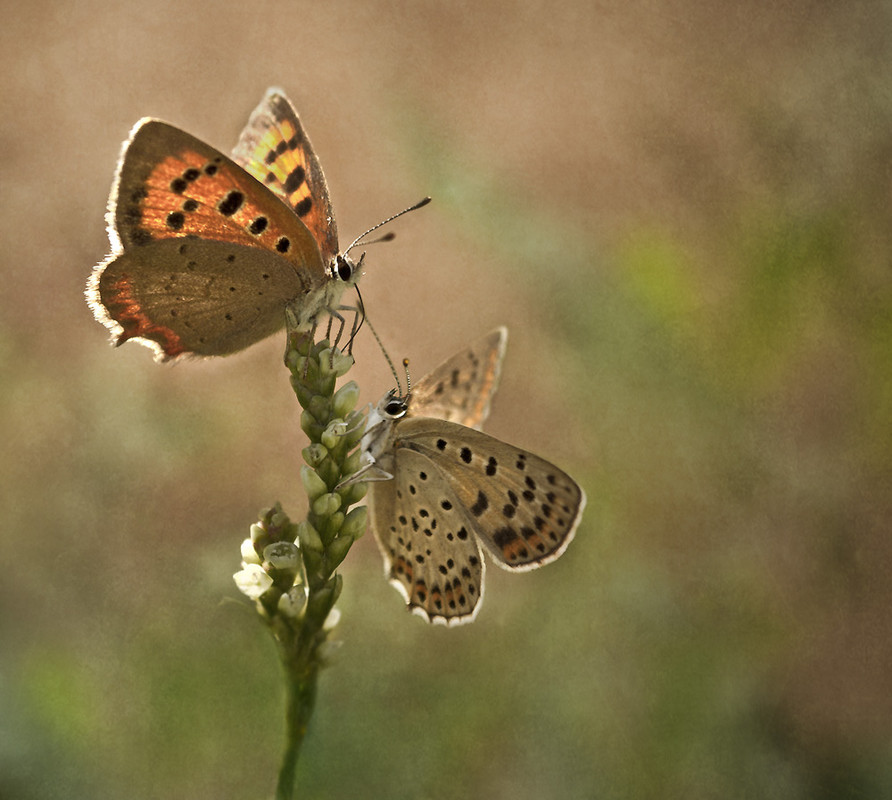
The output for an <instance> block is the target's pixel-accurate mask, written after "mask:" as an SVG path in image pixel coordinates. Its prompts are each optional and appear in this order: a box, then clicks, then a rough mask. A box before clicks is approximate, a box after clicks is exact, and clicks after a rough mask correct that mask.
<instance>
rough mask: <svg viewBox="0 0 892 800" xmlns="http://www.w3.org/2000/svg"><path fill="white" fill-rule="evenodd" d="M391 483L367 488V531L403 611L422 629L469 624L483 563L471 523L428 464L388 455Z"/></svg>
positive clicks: (414, 456)
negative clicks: (413, 616) (416, 617)
mask: <svg viewBox="0 0 892 800" xmlns="http://www.w3.org/2000/svg"><path fill="white" fill-rule="evenodd" d="M394 467H395V470H394V471H395V475H394V478H393V480H389V481H381V482H377V483H373V484H371V491H370V493H369V506H370V512H371V527H372V530H373V531H374V533H375V537H376V539H377V540H378V545H379V547H380V549H381V552H382V554H383V556H384V569H385V574H386V575H387V577H388V579H389V580H390V582H391V583H392V584H393V585H394V586H395V587H396V588H397V589H398V590H399V591H400V593H401V594H402V595H403V597H404V598H405V600H406V602H407V603H408V606H409V609H410V610H411V611H412V612H413V613H415V614H418V615H419V616H421V617H423V618H424V619H426V620H427V621H428V622H433V623H440V624H446V625H456V624H461V623H464V622H470V621H471V620H473V619H474V617H475V616H476V614H477V610H478V609H479V607H480V601H481V600H482V596H483V576H484V561H483V555H482V553H481V552H480V547H479V545H478V543H477V540H476V539H475V537H474V535H473V532H472V525H473V521H472V519H470V518H469V517H468V514H467V513H466V511H465V510H464V509H463V508H462V504H461V502H460V501H459V500H458V498H457V497H456V496H455V493H454V491H453V489H452V487H451V485H450V484H449V483H448V482H447V481H445V480H444V479H443V477H442V475H441V474H440V472H439V471H438V470H437V468H436V467H435V466H434V464H432V463H431V461H430V460H429V459H428V458H427V457H426V456H424V455H422V454H421V453H418V452H415V451H414V450H411V449H406V448H404V449H401V450H399V451H398V452H395V453H394Z"/></svg>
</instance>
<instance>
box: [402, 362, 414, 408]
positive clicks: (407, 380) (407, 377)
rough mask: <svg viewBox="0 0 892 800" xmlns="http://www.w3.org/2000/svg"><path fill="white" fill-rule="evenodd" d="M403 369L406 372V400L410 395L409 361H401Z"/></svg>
mask: <svg viewBox="0 0 892 800" xmlns="http://www.w3.org/2000/svg"><path fill="white" fill-rule="evenodd" d="M403 369H404V370H405V371H406V399H407V400H408V399H409V395H410V394H412V381H411V379H410V378H409V359H408V358H404V359H403Z"/></svg>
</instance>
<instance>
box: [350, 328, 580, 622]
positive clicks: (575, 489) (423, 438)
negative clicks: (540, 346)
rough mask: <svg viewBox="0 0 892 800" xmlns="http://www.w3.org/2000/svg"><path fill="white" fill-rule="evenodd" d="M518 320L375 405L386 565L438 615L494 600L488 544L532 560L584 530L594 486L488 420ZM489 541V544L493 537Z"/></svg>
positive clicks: (365, 461)
mask: <svg viewBox="0 0 892 800" xmlns="http://www.w3.org/2000/svg"><path fill="white" fill-rule="evenodd" d="M507 338H508V332H507V330H506V329H505V328H498V329H497V330H495V331H493V332H492V333H490V334H489V335H487V336H485V337H483V338H481V339H479V340H478V341H476V342H474V343H473V344H472V345H471V346H470V347H468V348H467V349H465V350H462V351H461V352H459V353H456V354H455V355H453V356H452V357H451V358H449V359H447V360H446V361H445V362H443V363H442V364H441V365H440V366H438V367H437V368H436V369H435V370H434V371H433V372H431V373H430V374H429V375H426V376H425V377H424V378H422V379H421V380H420V381H418V383H417V384H415V385H413V386H412V387H411V390H410V391H408V392H407V395H406V396H405V397H403V396H400V395H399V393H398V391H396V390H394V391H391V392H389V393H388V394H386V395H385V396H384V397H383V398H382V399H381V401H380V402H379V403H378V405H377V407H376V408H374V409H373V410H372V411H371V413H370V414H369V421H368V423H367V428H366V433H365V434H364V436H363V439H362V443H361V445H360V447H361V464H362V466H361V468H360V470H359V472H358V473H357V474H356V476H355V477H354V478H353V479H350V480H351V482H352V481H353V480H364V481H368V482H369V483H368V487H369V491H368V504H369V519H370V527H371V528H372V531H373V532H374V535H375V538H376V540H377V542H378V545H379V548H380V550H381V554H382V555H383V556H384V569H385V574H386V576H387V578H388V579H389V581H390V582H391V583H392V584H393V585H394V586H395V587H396V588H397V590H399V592H400V593H401V594H402V595H403V597H404V598H405V600H406V602H407V604H408V607H409V609H410V610H411V611H412V612H413V613H415V614H417V615H419V616H421V617H423V618H424V619H426V620H427V621H428V622H432V623H439V624H445V625H459V624H462V623H466V622H471V621H472V620H473V619H474V618H475V617H476V615H477V612H478V611H479V610H480V605H481V602H482V600H483V579H484V570H485V565H484V559H483V550H484V549H485V550H486V551H487V552H488V553H489V556H490V557H491V558H492V559H493V560H494V561H495V563H496V564H498V565H499V566H500V567H503V568H505V569H507V570H511V571H515V572H523V571H525V570H531V569H535V568H537V567H541V566H542V565H543V564H548V563H550V562H551V561H554V560H555V559H556V558H558V557H559V556H560V555H561V554H562V553H563V552H564V551H565V550H566V549H567V545H569V544H570V541H571V540H572V539H573V535H574V533H575V532H576V528H577V526H578V525H579V521H580V518H581V516H582V511H583V509H584V507H585V493H584V492H583V491H582V489H581V488H580V487H579V485H578V484H577V483H576V482H575V481H574V480H573V479H572V478H571V477H570V476H569V475H567V473H565V472H563V471H562V470H561V469H559V468H558V467H556V466H555V465H554V464H551V463H550V462H548V461H546V460H545V459H543V458H540V457H539V456H536V455H534V454H532V453H528V452H526V451H525V450H521V449H520V448H518V447H515V446H513V445H511V444H508V443H506V442H503V441H501V440H500V439H496V438H495V437H493V436H489V435H487V434H485V433H483V432H481V430H480V427H481V425H482V424H483V422H484V421H485V420H486V418H487V416H488V415H489V409H490V403H491V400H492V395H493V392H494V391H495V388H496V385H497V383H498V379H499V373H500V371H501V364H502V359H503V357H504V354H505V345H506V343H507ZM481 546H482V548H481Z"/></svg>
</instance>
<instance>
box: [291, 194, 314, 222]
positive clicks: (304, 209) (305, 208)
mask: <svg viewBox="0 0 892 800" xmlns="http://www.w3.org/2000/svg"><path fill="white" fill-rule="evenodd" d="M312 207H313V198H312V197H305V198H304V199H303V200H301V201H300V202H299V203H298V204H297V205H296V206H295V207H294V213H295V214H297V216H299V217H305V216H306V215H307V214H309V213H310V209H311V208H312Z"/></svg>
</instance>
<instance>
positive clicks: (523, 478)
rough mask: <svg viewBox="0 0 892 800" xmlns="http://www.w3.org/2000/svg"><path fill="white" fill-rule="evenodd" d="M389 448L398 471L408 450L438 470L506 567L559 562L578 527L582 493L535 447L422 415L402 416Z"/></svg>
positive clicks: (473, 527) (478, 533)
mask: <svg viewBox="0 0 892 800" xmlns="http://www.w3.org/2000/svg"><path fill="white" fill-rule="evenodd" d="M392 447H393V451H392V452H393V454H394V458H395V461H396V464H397V475H399V472H400V470H401V469H402V464H403V463H405V461H406V456H405V455H404V454H405V453H407V452H411V453H413V454H415V456H419V457H423V458H424V459H425V460H426V461H427V462H428V464H429V465H430V467H431V468H434V469H436V470H437V471H438V473H439V476H440V477H439V481H441V482H442V483H443V484H444V485H448V487H449V489H450V490H451V493H452V495H453V497H454V500H452V501H451V502H454V503H457V504H458V505H459V506H460V507H461V509H462V511H463V512H464V513H465V515H466V517H467V520H468V522H469V524H470V528H471V531H472V532H473V533H474V534H475V535H476V536H477V537H478V538H479V539H480V541H481V542H482V543H483V544H484V546H485V547H486V548H487V549H488V550H489V551H490V552H491V553H492V555H493V556H494V557H495V560H496V562H497V563H498V564H499V565H500V566H502V567H504V568H506V569H509V570H516V571H524V570H530V569H535V568H536V567H540V566H542V565H543V564H548V563H549V562H551V561H554V559H556V558H557V557H558V556H560V555H561V554H562V553H563V552H564V550H566V548H567V545H568V544H569V543H570V541H571V540H572V538H573V535H574V533H575V532H576V526H577V525H578V524H579V520H580V517H581V516H582V510H583V508H584V506H585V494H584V493H583V491H582V489H581V488H580V487H579V485H578V484H577V483H576V482H575V481H574V480H573V479H572V478H571V477H570V476H569V475H567V474H566V473H565V472H564V471H563V470H561V469H558V467H556V466H555V465H554V464H552V463H550V462H549V461H546V460H545V459H543V458H540V457H539V456H536V455H534V454H533V453H528V452H526V451H524V450H521V449H520V448H517V447H514V446H513V445H510V444H507V443H505V442H502V441H501V440H499V439H496V438H494V437H492V436H489V435H487V434H485V433H482V432H480V431H475V430H473V429H471V428H467V427H465V426H463V425H456V424H454V423H450V422H446V421H444V420H436V419H430V418H425V417H416V418H408V419H402V420H399V421H398V423H397V424H396V425H395V430H394V434H393V445H392ZM413 457H414V456H413Z"/></svg>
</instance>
